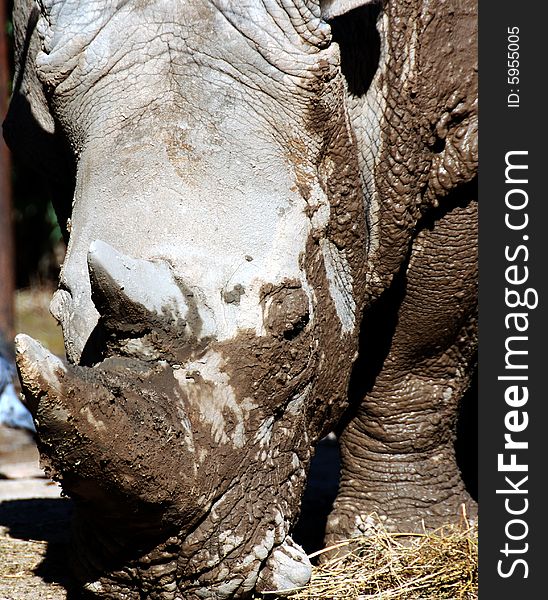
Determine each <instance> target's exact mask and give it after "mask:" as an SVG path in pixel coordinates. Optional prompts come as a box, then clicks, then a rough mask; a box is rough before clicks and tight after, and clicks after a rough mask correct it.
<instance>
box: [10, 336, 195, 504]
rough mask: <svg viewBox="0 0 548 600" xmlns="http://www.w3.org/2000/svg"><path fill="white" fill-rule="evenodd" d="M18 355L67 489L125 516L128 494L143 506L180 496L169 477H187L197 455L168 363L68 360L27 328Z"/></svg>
mask: <svg viewBox="0 0 548 600" xmlns="http://www.w3.org/2000/svg"><path fill="white" fill-rule="evenodd" d="M16 361H17V367H18V370H19V376H20V379H21V385H22V390H23V394H24V396H25V400H26V404H27V406H28V407H29V409H30V410H31V412H32V414H33V417H34V421H35V424H36V429H37V431H38V438H39V440H38V447H39V450H40V454H41V457H42V462H43V464H44V466H45V467H46V468H47V469H49V470H50V472H51V474H52V475H53V476H54V477H56V478H57V479H59V480H60V481H61V483H62V485H63V488H64V489H65V491H66V492H68V493H70V494H72V495H76V496H77V497H81V498H88V499H93V500H94V502H98V503H99V505H102V506H103V508H104V507H105V505H108V510H107V512H109V513H110V514H111V515H114V514H115V515H118V516H119V513H118V511H119V507H123V506H124V505H127V503H128V502H129V503H132V505H133V506H134V507H135V510H137V511H138V512H139V510H140V509H139V507H140V506H149V507H150V506H166V505H168V504H173V503H177V502H179V499H180V494H178V490H174V489H173V486H170V485H167V486H166V484H165V483H164V484H162V482H165V481H171V480H172V481H173V482H177V481H181V480H183V481H184V480H185V474H187V475H189V476H190V475H191V474H192V473H193V461H192V454H191V453H190V451H189V450H188V447H189V445H191V442H190V441H189V440H188V436H189V433H188V430H185V429H184V427H183V426H182V425H181V419H182V417H181V409H180V408H178V407H174V406H173V403H171V402H170V399H169V397H168V391H169V386H170V385H171V384H172V383H173V375H172V373H171V371H170V369H169V368H168V367H166V366H162V365H148V364H146V363H143V364H142V365H140V366H139V365H138V364H137V363H136V361H130V360H129V361H124V360H123V359H118V360H115V361H114V363H113V364H109V363H108V361H107V362H106V363H103V364H102V365H101V367H93V368H90V367H81V366H72V365H65V364H64V363H63V362H62V361H61V360H60V359H59V358H57V357H56V356H54V355H53V354H51V353H50V352H49V351H48V350H46V349H45V348H44V347H43V346H42V345H41V344H40V343H39V342H37V341H36V340H33V339H32V338H30V337H29V336H27V335H23V334H20V335H18V336H17V338H16ZM158 389H164V390H166V393H165V394H161V393H158V391H157V390H158ZM111 390H115V392H116V393H115V394H114V393H113V392H112V391H111ZM158 423H161V425H158ZM145 454H146V456H147V461H144V460H143V456H144V455H145ZM166 457H176V458H174V459H173V460H169V459H167V458H166ZM141 461H142V465H140V462H141ZM135 465H140V466H139V476H138V477H137V476H136V472H135V468H136V467H135ZM179 471H181V473H180V472H179ZM174 472H175V473H176V474H177V477H175V476H174V475H173V473H174ZM185 493H186V492H185ZM186 496H188V493H186Z"/></svg>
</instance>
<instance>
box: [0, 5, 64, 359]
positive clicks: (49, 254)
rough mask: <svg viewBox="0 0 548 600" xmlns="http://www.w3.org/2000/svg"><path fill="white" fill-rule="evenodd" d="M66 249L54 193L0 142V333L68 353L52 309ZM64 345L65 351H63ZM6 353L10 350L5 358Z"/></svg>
mask: <svg viewBox="0 0 548 600" xmlns="http://www.w3.org/2000/svg"><path fill="white" fill-rule="evenodd" d="M11 10H12V1H11V0H10V1H8V0H0V24H1V26H2V31H1V37H0V120H1V121H3V120H4V116H5V114H6V110H7V106H8V101H9V95H10V92H11V80H12V74H13V52H12V26H11V17H10V15H11ZM64 251H65V248H64V243H63V239H62V236H61V232H60V229H59V226H58V225H57V220H56V217H55V212H54V210H53V206H52V202H51V197H50V193H49V191H48V190H47V189H46V188H45V187H44V185H43V183H41V182H40V179H39V178H38V177H37V175H36V173H35V172H33V171H32V170H31V169H30V167H29V166H28V165H25V164H23V163H21V162H19V161H18V160H17V158H16V157H14V156H10V153H9V150H8V149H7V147H6V145H5V143H4V140H3V138H2V139H1V140H0V333H1V334H2V335H3V337H4V340H5V341H6V342H8V346H9V342H10V341H11V340H13V336H14V334H15V333H16V332H20V331H24V332H25V333H30V334H31V335H35V337H37V338H38V339H40V340H41V341H42V340H43V341H44V342H45V343H47V344H48V345H52V346H53V348H52V349H53V350H54V351H55V352H57V353H62V352H63V347H62V340H61V338H60V332H59V330H58V329H59V328H58V327H57V325H56V322H55V320H54V319H53V318H52V317H51V316H50V315H49V310H48V305H49V300H50V298H51V295H52V290H53V289H54V288H55V287H56V284H57V277H58V274H59V266H60V264H61V262H62V260H63V256H64ZM59 344H61V345H59ZM5 351H6V350H4V352H5Z"/></svg>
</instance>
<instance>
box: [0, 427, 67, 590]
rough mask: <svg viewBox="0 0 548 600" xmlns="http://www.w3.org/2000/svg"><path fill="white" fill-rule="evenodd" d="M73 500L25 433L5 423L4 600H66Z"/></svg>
mask: <svg viewBox="0 0 548 600" xmlns="http://www.w3.org/2000/svg"><path fill="white" fill-rule="evenodd" d="M70 514H71V503H70V501H69V500H67V499H64V498H62V497H61V490H60V488H59V487H58V486H57V485H56V484H55V483H53V482H51V481H49V480H48V479H46V478H45V477H44V475H43V473H42V470H41V469H40V467H39V464H38V452H37V450H36V446H35V445H34V441H33V439H32V437H31V436H30V435H29V434H27V433H26V432H25V431H21V430H15V429H9V428H7V427H4V426H0V600H65V599H66V598H67V592H66V589H65V587H64V585H68V584H69V583H70V580H69V578H68V577H67V570H66V563H67V552H68V545H67V542H68V531H69V527H70Z"/></svg>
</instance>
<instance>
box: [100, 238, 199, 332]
mask: <svg viewBox="0 0 548 600" xmlns="http://www.w3.org/2000/svg"><path fill="white" fill-rule="evenodd" d="M88 269H89V275H90V281H91V289H92V299H93V302H94V304H95V306H96V308H97V310H98V311H99V313H100V314H101V316H102V317H103V319H104V320H105V322H106V323H107V325H108V324H109V323H112V324H114V326H115V327H117V328H118V329H119V328H120V327H121V328H122V329H123V328H124V326H129V327H130V328H132V329H134V330H135V329H137V330H139V329H140V328H143V327H145V326H146V324H147V323H149V322H150V321H151V320H157V319H158V318H160V319H162V320H167V321H168V322H169V323H171V324H172V325H175V326H184V325H185V322H186V321H185V320H186V316H187V314H188V302H187V299H186V296H185V293H184V292H183V291H182V289H181V286H180V284H178V283H177V281H176V280H175V277H174V276H173V273H172V271H171V268H170V266H169V265H168V264H167V263H166V262H165V261H161V260H155V261H152V260H144V259H139V258H133V257H131V256H127V255H125V254H122V253H121V252H118V251H117V250H116V249H115V248H113V247H112V246H110V245H109V244H107V243H106V242H103V241H101V240H95V241H94V242H92V244H91V245H90V247H89V251H88ZM136 333H139V331H136Z"/></svg>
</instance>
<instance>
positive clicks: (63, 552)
mask: <svg viewBox="0 0 548 600" xmlns="http://www.w3.org/2000/svg"><path fill="white" fill-rule="evenodd" d="M71 517H72V502H71V501H70V500H67V499H62V498H35V499H29V500H6V501H4V502H1V503H0V526H3V527H6V528H7V530H8V533H9V535H10V536H11V537H13V538H16V539H20V540H39V541H44V542H47V550H46V555H45V556H44V558H43V560H42V562H41V563H40V564H39V565H38V567H37V568H36V570H35V573H36V575H37V576H38V577H41V578H42V579H43V580H44V581H46V582H48V583H57V584H60V585H62V586H63V587H65V588H66V589H67V590H69V589H72V588H73V586H74V582H73V580H72V578H71V576H70V569H69V556H70V552H69V538H70V521H71ZM71 597H72V598H76V596H74V595H73V596H71Z"/></svg>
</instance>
